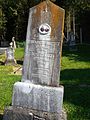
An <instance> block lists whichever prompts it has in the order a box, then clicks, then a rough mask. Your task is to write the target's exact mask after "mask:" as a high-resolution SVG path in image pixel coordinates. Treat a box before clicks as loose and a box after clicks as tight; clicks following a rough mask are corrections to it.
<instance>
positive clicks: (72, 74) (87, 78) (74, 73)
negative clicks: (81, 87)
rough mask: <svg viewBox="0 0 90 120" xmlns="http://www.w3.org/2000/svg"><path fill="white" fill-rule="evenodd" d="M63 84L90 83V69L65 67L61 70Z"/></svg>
mask: <svg viewBox="0 0 90 120" xmlns="http://www.w3.org/2000/svg"><path fill="white" fill-rule="evenodd" d="M61 82H62V83H63V84H71V85H72V84H89V85H90V69H65V70H62V71H61Z"/></svg>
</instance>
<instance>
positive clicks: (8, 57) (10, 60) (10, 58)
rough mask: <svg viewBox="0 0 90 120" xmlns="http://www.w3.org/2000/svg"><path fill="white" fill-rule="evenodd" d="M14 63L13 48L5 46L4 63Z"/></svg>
mask: <svg viewBox="0 0 90 120" xmlns="http://www.w3.org/2000/svg"><path fill="white" fill-rule="evenodd" d="M15 64H16V60H15V58H14V49H13V48H7V50H6V61H5V65H15Z"/></svg>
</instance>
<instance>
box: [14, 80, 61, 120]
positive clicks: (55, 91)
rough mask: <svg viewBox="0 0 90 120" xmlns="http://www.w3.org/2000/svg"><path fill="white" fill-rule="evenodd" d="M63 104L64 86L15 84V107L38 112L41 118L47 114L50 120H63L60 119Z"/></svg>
mask: <svg viewBox="0 0 90 120" xmlns="http://www.w3.org/2000/svg"><path fill="white" fill-rule="evenodd" d="M62 104H63V86H60V87H50V86H42V85H35V84H32V83H27V82H17V83H15V84H14V91H13V100H12V105H13V106H17V107H18V106H19V107H23V108H29V109H31V110H36V111H37V113H38V114H37V115H38V116H40V117H43V116H44V115H43V114H44V113H47V118H48V119H49V118H50V120H61V119H59V118H60V113H61V111H62ZM34 112H35V111H34ZM35 114H36V113H35Z"/></svg>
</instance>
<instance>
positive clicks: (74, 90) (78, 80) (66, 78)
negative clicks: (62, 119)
mask: <svg viewBox="0 0 90 120" xmlns="http://www.w3.org/2000/svg"><path fill="white" fill-rule="evenodd" d="M61 84H62V85H64V90H65V91H64V108H65V110H66V112H67V116H68V120H90V45H82V46H77V51H69V50H68V48H67V49H66V50H65V49H64V50H63V57H62V70H61Z"/></svg>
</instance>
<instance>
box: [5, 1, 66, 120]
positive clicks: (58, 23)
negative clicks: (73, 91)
mask: <svg viewBox="0 0 90 120" xmlns="http://www.w3.org/2000/svg"><path fill="white" fill-rule="evenodd" d="M63 28H64V9H62V8H60V7H58V6H56V5H55V4H53V3H52V2H50V1H48V0H47V1H44V2H41V3H40V4H39V5H37V6H35V7H33V8H31V9H30V13H29V20H28V28H27V37H26V50H25V57H24V65H23V75H22V80H21V82H16V83H15V84H14V89H13V98H12V107H10V108H7V109H6V110H5V115H4V120H13V119H14V120H66V114H65V113H64V112H63V109H62V105H63V92H64V88H63V86H61V85H59V79H60V69H61V65H60V64H61V52H62V40H63ZM16 111H18V112H16ZM20 111H21V112H20ZM24 111H26V112H24ZM29 115H30V116H29ZM9 116H10V117H9ZM31 117H33V118H31Z"/></svg>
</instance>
